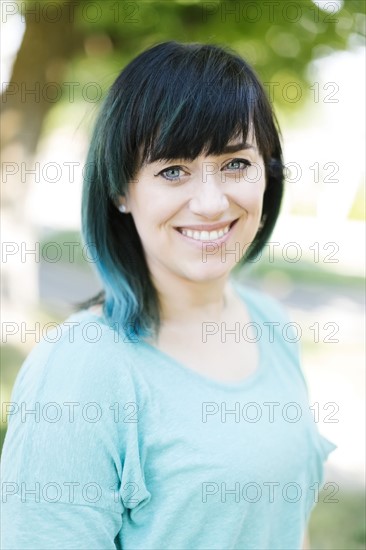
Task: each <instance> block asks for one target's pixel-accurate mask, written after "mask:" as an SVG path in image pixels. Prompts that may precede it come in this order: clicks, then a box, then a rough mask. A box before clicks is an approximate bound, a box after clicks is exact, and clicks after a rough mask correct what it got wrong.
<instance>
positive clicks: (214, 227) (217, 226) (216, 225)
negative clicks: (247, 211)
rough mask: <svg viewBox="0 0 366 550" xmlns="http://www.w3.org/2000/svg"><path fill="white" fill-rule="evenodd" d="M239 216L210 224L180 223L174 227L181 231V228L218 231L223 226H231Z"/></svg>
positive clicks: (223, 227)
mask: <svg viewBox="0 0 366 550" xmlns="http://www.w3.org/2000/svg"><path fill="white" fill-rule="evenodd" d="M238 219H239V218H236V219H235V220H227V221H225V222H221V223H212V224H204V225H182V226H180V227H175V228H174V229H177V231H180V232H182V230H183V229H185V230H189V231H219V230H220V229H225V227H229V229H231V227H232V226H233V224H234V223H235V222H236V221H238Z"/></svg>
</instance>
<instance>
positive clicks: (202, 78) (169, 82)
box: [119, 44, 274, 170]
mask: <svg viewBox="0 0 366 550" xmlns="http://www.w3.org/2000/svg"><path fill="white" fill-rule="evenodd" d="M173 46H174V47H173ZM152 50H153V51H154V50H155V51H154V52H153V53H154V54H155V55H152ZM152 50H150V53H149V63H148V64H146V66H145V67H144V68H145V70H144V71H141V67H142V66H141V62H143V57H144V54H142V55H141V56H140V67H139V68H140V74H136V72H135V71H134V67H133V62H132V63H131V64H130V66H129V69H130V70H129V71H128V72H129V74H128V75H126V73H125V78H126V81H127V82H128V89H129V93H128V94H127V95H129V102H128V109H127V110H128V116H127V117H126V118H125V117H124V120H126V119H127V120H128V121H129V122H130V123H129V125H128V127H127V128H125V129H124V131H123V135H124V136H128V139H127V140H126V141H125V150H126V153H127V154H128V155H129V156H130V155H131V156H132V158H135V159H136V161H137V162H136V166H135V167H134V168H135V170H137V169H139V168H140V167H141V166H142V165H143V164H146V163H149V162H155V161H156V160H171V159H177V158H179V159H186V160H193V159H195V158H196V157H197V156H199V155H200V154H203V155H205V156H207V155H219V154H221V153H222V152H223V150H224V149H225V147H226V146H227V144H228V143H229V142H230V141H232V140H234V139H238V138H239V139H240V140H241V141H242V142H243V143H246V141H247V138H248V134H251V135H252V134H253V133H254V135H253V137H255V139H256V141H257V145H258V149H259V152H260V153H261V155H262V156H263V158H268V157H269V156H270V155H271V150H272V149H273V146H274V144H273V143H271V139H270V137H271V136H272V135H273V126H272V125H273V122H272V117H271V113H270V110H269V112H268V105H266V104H265V103H266V102H265V101H264V99H266V98H265V93H264V91H263V89H262V88H261V85H260V84H259V82H258V79H257V77H256V76H255V74H254V73H253V71H252V70H251V68H250V67H249V66H248V65H247V64H246V63H245V61H244V60H242V59H241V58H239V57H236V55H232V54H231V56H228V54H227V53H226V52H225V51H224V50H223V49H222V48H217V47H215V46H206V47H205V46H203V47H202V45H201V44H200V45H199V46H198V47H197V46H195V45H194V44H193V45H192V44H191V45H189V47H187V46H185V47H184V49H183V48H182V50H180V48H179V46H177V45H176V44H172V51H171V52H167V45H165V48H164V55H162V54H161V53H160V52H159V50H160V46H159V45H158V46H156V47H155V48H153V49H152ZM169 53H170V55H169ZM159 54H160V55H159ZM120 84H121V83H120ZM123 88H125V86H122V93H124V92H123ZM119 91H120V93H121V87H120V88H119ZM126 91H127V90H126ZM252 130H253V131H254V132H252ZM136 151H139V154H138V155H136ZM137 157H138V158H137Z"/></svg>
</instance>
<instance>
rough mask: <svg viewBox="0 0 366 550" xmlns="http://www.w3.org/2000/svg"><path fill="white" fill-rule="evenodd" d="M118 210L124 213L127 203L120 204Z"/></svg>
mask: <svg viewBox="0 0 366 550" xmlns="http://www.w3.org/2000/svg"><path fill="white" fill-rule="evenodd" d="M118 210H119V211H120V212H122V214H124V213H125V212H126V205H125V204H120V205H119V207H118Z"/></svg>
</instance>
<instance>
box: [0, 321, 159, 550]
mask: <svg viewBox="0 0 366 550" xmlns="http://www.w3.org/2000/svg"><path fill="white" fill-rule="evenodd" d="M108 331H109V332H108ZM70 334H71V333H70V332H67V333H66V334H64V335H63V337H62V339H61V340H60V341H58V342H57V343H52V344H50V343H48V342H47V343H46V342H41V343H39V344H37V346H36V348H35V349H34V350H32V352H31V354H30V355H29V356H28V358H27V359H26V361H25V362H24V363H23V365H22V368H21V370H20V372H19V374H18V377H17V380H16V383H15V386H14V389H13V394H12V401H11V403H10V404H8V407H7V410H8V412H9V413H11V414H10V415H9V426H8V432H7V434H6V438H5V442H4V449H3V454H2V504H1V506H2V541H1V543H2V544H1V548H3V549H4V550H5V549H10V548H14V549H15V548H16V549H18V550H19V549H22V550H23V549H37V550H38V549H46V548H47V549H48V550H50V549H63V550H66V549H71V548H72V549H88V550H91V549H113V548H116V545H115V539H116V537H117V535H118V533H119V532H120V531H121V529H122V525H123V518H124V515H125V514H126V513H128V511H129V510H128V509H132V508H136V507H137V506H142V505H144V503H146V502H147V501H148V500H149V498H150V493H149V492H148V490H147V488H146V486H145V483H144V475H143V471H142V468H141V464H140V458H139V437H138V420H139V406H140V405H139V403H138V397H137V395H136V391H135V388H134V384H133V381H132V377H131V374H130V370H129V366H128V360H127V359H126V357H125V356H126V355H128V354H126V353H125V345H122V344H121V343H115V342H114V340H113V336H112V334H111V331H110V329H105V330H104V329H103V331H102V335H101V337H100V338H99V340H98V341H97V342H96V341H93V342H90V341H86V340H85V338H83V337H82V331H81V327H79V329H78V330H77V331H75V332H74V334H73V339H71V338H70ZM130 345H131V344H130ZM119 548H120V546H119Z"/></svg>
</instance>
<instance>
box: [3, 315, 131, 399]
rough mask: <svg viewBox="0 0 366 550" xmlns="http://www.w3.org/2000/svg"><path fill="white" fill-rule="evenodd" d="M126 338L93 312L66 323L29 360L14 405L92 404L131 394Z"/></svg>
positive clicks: (51, 332)
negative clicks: (44, 400)
mask: <svg viewBox="0 0 366 550" xmlns="http://www.w3.org/2000/svg"><path fill="white" fill-rule="evenodd" d="M129 345H130V346H131V344H127V343H125V342H123V340H122V337H121V336H120V335H118V333H116V332H115V331H113V330H112V328H111V327H110V326H108V325H107V324H106V323H104V322H103V320H102V318H100V317H97V316H96V315H95V314H93V313H91V312H90V311H87V310H83V311H79V312H77V313H74V314H72V315H70V316H69V317H67V319H65V321H64V322H63V323H62V324H60V325H57V326H55V327H54V328H53V329H52V330H49V331H47V333H43V336H42V339H41V340H40V341H39V342H38V343H37V344H36V345H35V346H34V348H33V349H32V351H31V352H30V353H29V355H28V356H27V357H26V359H25V361H24V362H23V364H22V366H21V369H20V371H19V373H18V376H17V379H16V382H15V385H14V389H13V399H14V400H19V399H21V398H23V397H24V398H29V399H31V398H34V399H35V398H36V397H41V396H42V395H43V396H44V395H47V396H48V398H49V397H50V396H51V395H53V396H54V397H55V398H56V397H58V398H62V397H63V396H65V397H66V396H69V397H71V396H72V395H74V397H75V396H77V397H79V398H80V397H81V396H83V395H84V396H85V398H86V397H87V398H88V399H90V398H92V397H94V398H98V399H99V398H100V397H101V396H102V395H103V394H106V393H109V394H113V392H114V391H115V388H116V387H119V388H120V387H121V386H123V387H124V388H125V390H127V389H130V388H131V378H130V368H129V365H130V362H131V352H130V349H129V347H128V346H129Z"/></svg>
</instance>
